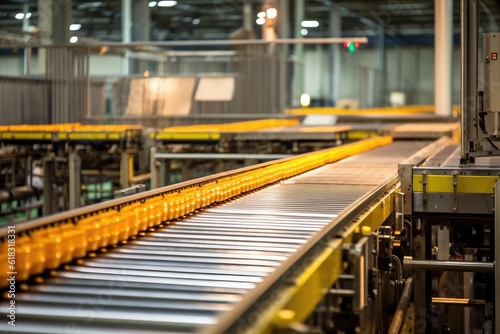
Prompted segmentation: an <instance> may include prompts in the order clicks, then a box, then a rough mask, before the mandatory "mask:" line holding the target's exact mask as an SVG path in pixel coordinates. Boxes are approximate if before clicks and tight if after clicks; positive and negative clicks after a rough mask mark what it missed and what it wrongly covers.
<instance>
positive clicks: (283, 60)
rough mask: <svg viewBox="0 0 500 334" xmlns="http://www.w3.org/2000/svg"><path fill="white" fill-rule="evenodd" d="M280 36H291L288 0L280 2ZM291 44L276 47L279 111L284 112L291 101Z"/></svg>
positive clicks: (280, 0)
mask: <svg viewBox="0 0 500 334" xmlns="http://www.w3.org/2000/svg"><path fill="white" fill-rule="evenodd" d="M278 10H279V16H278V37H279V38H290V8H289V1H288V0H279V2H278ZM289 48H290V46H289V45H286V44H281V45H279V46H278V48H277V49H276V51H277V57H278V62H279V79H278V80H279V111H280V112H284V110H285V109H286V108H287V104H289V101H290V95H291V89H290V80H287V75H288V74H289V73H288V66H287V61H288V57H289V55H290V50H289Z"/></svg>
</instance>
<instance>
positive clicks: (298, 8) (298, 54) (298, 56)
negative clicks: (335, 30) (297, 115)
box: [292, 0, 305, 105]
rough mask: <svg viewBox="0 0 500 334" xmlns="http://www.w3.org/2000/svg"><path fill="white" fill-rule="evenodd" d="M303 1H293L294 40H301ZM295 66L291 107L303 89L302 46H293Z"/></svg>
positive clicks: (297, 101) (297, 100) (303, 13)
mask: <svg viewBox="0 0 500 334" xmlns="http://www.w3.org/2000/svg"><path fill="white" fill-rule="evenodd" d="M304 2H305V1H304V0H295V38H302V32H301V30H302V21H304V15H305V5H304ZM294 58H295V61H296V63H295V66H294V71H293V72H294V73H293V92H294V94H293V100H292V104H293V105H298V104H299V99H300V95H301V94H302V93H304V92H303V89H304V64H303V62H304V45H303V44H295V45H294Z"/></svg>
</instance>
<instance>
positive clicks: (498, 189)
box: [493, 181, 500, 333]
mask: <svg viewBox="0 0 500 334" xmlns="http://www.w3.org/2000/svg"><path fill="white" fill-rule="evenodd" d="M499 182H500V181H497V183H496V184H495V190H494V191H495V225H494V227H493V231H494V242H493V245H494V249H495V254H494V255H495V303H494V310H495V311H494V312H495V313H494V318H493V327H494V330H493V333H497V332H498V330H499V329H500V286H499V285H500V265H497V264H496V262H497V261H499V260H500V184H499Z"/></svg>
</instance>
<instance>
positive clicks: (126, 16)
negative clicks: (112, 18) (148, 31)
mask: <svg viewBox="0 0 500 334" xmlns="http://www.w3.org/2000/svg"><path fill="white" fill-rule="evenodd" d="M131 41H132V0H122V42H123V43H130V42H131ZM129 67H130V66H129V51H128V49H127V50H126V51H125V56H124V57H123V62H122V74H123V75H128V74H129V71H130V68H129Z"/></svg>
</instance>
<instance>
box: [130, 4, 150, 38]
mask: <svg viewBox="0 0 500 334" xmlns="http://www.w3.org/2000/svg"><path fill="white" fill-rule="evenodd" d="M132 12H133V13H134V22H133V23H132V27H131V28H132V40H133V41H149V40H150V39H151V15H150V8H149V6H148V1H143V0H132Z"/></svg>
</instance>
